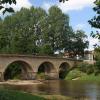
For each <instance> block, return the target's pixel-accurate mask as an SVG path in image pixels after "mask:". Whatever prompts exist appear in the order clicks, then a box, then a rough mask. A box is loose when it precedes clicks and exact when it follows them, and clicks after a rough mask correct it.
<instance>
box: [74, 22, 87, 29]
mask: <svg viewBox="0 0 100 100" xmlns="http://www.w3.org/2000/svg"><path fill="white" fill-rule="evenodd" d="M85 27H86V25H85V24H82V23H81V24H77V25H76V26H75V27H74V29H75V30H81V29H84V28H85Z"/></svg>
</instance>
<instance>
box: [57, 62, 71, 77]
mask: <svg viewBox="0 0 100 100" xmlns="http://www.w3.org/2000/svg"><path fill="white" fill-rule="evenodd" d="M69 69H70V64H69V63H68V62H62V63H61V64H60V66H59V78H60V79H64V78H65V77H66V75H67V73H68V70H69Z"/></svg>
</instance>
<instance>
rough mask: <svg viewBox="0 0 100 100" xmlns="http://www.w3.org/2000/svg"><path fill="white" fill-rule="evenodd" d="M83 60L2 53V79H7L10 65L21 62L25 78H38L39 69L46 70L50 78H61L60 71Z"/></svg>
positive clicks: (0, 67)
mask: <svg viewBox="0 0 100 100" xmlns="http://www.w3.org/2000/svg"><path fill="white" fill-rule="evenodd" d="M81 62H82V61H81V60H74V59H67V58H59V57H50V56H34V55H17V54H1V55H0V79H1V80H5V72H6V70H7V68H8V66H9V65H11V64H13V63H19V64H21V65H22V68H21V69H22V73H24V74H23V75H24V78H27V79H30V78H32V79H33V78H34V79H35V78H36V75H37V73H38V71H39V70H42V71H44V73H45V75H47V76H49V77H50V78H56V79H58V78H59V75H60V71H61V70H62V71H63V70H65V69H69V68H72V67H74V66H76V65H77V64H78V63H81Z"/></svg>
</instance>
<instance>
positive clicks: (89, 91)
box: [1, 80, 100, 100]
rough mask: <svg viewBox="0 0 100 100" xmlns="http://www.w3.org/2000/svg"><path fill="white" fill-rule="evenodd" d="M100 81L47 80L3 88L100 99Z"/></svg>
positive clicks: (78, 99)
mask: <svg viewBox="0 0 100 100" xmlns="http://www.w3.org/2000/svg"><path fill="white" fill-rule="evenodd" d="M99 86H100V83H92V82H84V81H62V80H47V81H45V82H44V84H38V85H36V84H35V85H25V86H10V85H3V86H1V87H2V88H8V89H14V90H20V91H26V92H31V93H38V94H58V95H59V94H61V95H64V96H70V97H73V98H74V99H75V100H88V99H84V98H89V100H100V87H99Z"/></svg>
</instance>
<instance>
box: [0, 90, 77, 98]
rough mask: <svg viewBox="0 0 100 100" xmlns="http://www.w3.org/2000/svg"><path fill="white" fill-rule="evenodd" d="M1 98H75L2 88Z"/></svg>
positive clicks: (0, 91)
mask: <svg viewBox="0 0 100 100" xmlns="http://www.w3.org/2000/svg"><path fill="white" fill-rule="evenodd" d="M0 100H73V98H71V97H67V96H62V95H38V94H35V95H34V94H33V95H32V94H29V93H24V92H19V91H14V90H13V91H12V90H3V89H2V90H0ZM74 100H76V99H74Z"/></svg>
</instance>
